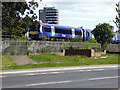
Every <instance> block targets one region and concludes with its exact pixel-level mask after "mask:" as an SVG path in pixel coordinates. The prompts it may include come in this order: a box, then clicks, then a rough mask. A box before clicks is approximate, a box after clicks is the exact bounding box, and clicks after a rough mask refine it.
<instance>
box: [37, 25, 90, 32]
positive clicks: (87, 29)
mask: <svg viewBox="0 0 120 90" xmlns="http://www.w3.org/2000/svg"><path fill="white" fill-rule="evenodd" d="M39 24H43V25H48V26H56V27H64V28H75V29H82V28H76V27H70V26H62V25H56V24H47V23H39ZM85 30H88V31H92V30H91V29H85Z"/></svg>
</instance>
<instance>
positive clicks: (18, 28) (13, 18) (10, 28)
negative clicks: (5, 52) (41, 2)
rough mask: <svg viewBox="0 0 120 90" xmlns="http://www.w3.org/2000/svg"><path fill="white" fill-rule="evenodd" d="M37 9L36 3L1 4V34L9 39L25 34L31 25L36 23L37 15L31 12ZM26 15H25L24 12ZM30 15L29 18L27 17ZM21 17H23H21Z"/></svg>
mask: <svg viewBox="0 0 120 90" xmlns="http://www.w3.org/2000/svg"><path fill="white" fill-rule="evenodd" d="M36 7H38V4H37V3H36V2H29V4H27V3H26V2H2V34H3V35H8V36H9V37H11V36H14V37H21V36H22V35H24V34H25V33H26V32H27V27H28V26H29V25H30V24H31V23H36V24H37V21H36V18H37V15H36V14H35V13H34V11H33V10H35V8H36ZM26 10H28V11H27V13H26V14H25V11H26ZM30 14H31V17H29V15H30ZM21 15H25V16H24V17H21Z"/></svg>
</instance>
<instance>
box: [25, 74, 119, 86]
mask: <svg viewBox="0 0 120 90" xmlns="http://www.w3.org/2000/svg"><path fill="white" fill-rule="evenodd" d="M118 77H120V76H111V77H99V78H90V79H82V80H81V79H80V80H68V81H57V82H46V83H36V84H29V85H25V86H28V87H29V86H37V85H47V84H59V83H69V82H79V81H89V80H101V79H111V78H118Z"/></svg>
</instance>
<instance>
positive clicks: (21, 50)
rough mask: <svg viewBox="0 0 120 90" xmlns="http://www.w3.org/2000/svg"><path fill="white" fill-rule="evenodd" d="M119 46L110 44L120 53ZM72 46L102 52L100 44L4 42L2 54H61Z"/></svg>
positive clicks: (112, 48) (111, 47)
mask: <svg viewBox="0 0 120 90" xmlns="http://www.w3.org/2000/svg"><path fill="white" fill-rule="evenodd" d="M119 45H120V44H110V45H109V47H110V49H111V50H112V51H119V50H120V49H119ZM70 46H74V47H76V48H77V49H95V51H101V44H99V43H83V42H62V41H24V40H21V41H20V40H19V41H18V40H16V41H15V40H4V41H2V54H3V55H26V54H28V53H42V52H61V50H62V49H67V48H68V47H70Z"/></svg>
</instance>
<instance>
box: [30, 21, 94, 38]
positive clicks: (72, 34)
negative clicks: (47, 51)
mask: <svg viewBox="0 0 120 90" xmlns="http://www.w3.org/2000/svg"><path fill="white" fill-rule="evenodd" d="M28 35H29V37H30V38H31V39H39V38H41V37H42V36H46V37H47V38H48V39H49V40H51V39H52V38H53V39H56V38H57V39H64V40H67V39H70V40H71V39H73V38H77V37H81V38H82V39H84V40H88V39H91V38H92V37H93V35H92V33H91V30H89V29H80V28H74V27H68V26H59V25H52V24H45V23H39V26H38V28H37V29H35V28H33V27H32V26H30V27H29V31H28Z"/></svg>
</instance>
